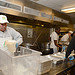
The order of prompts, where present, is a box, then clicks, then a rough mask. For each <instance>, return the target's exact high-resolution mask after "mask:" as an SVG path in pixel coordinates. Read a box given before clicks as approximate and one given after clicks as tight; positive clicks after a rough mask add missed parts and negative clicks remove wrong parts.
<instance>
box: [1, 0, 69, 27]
mask: <svg viewBox="0 0 75 75" xmlns="http://www.w3.org/2000/svg"><path fill="white" fill-rule="evenodd" d="M0 14H6V15H7V16H8V17H9V18H10V22H11V21H13V22H19V23H25V22H29V24H35V25H38V23H40V25H43V24H44V25H45V26H46V27H53V24H54V22H53V20H52V17H53V15H55V14H54V13H53V10H52V9H50V8H48V7H45V6H42V5H40V4H37V3H34V2H32V1H30V0H0ZM40 15H41V16H40ZM65 16H67V15H65ZM67 17H68V16H67ZM32 22H33V23H32ZM57 24H59V25H60V23H57ZM61 26H62V25H61Z"/></svg>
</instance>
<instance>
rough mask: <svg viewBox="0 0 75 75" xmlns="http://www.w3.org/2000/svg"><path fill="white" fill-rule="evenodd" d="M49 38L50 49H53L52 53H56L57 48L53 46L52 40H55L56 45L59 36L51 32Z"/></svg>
mask: <svg viewBox="0 0 75 75" xmlns="http://www.w3.org/2000/svg"><path fill="white" fill-rule="evenodd" d="M50 37H51V44H50V48H53V51H54V53H57V46H56V45H55V43H54V40H57V43H58V39H59V36H58V34H57V33H56V32H52V34H51V35H50Z"/></svg>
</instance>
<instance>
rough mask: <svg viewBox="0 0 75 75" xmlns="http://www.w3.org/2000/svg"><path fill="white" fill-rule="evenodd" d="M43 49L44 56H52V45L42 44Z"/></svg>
mask: <svg viewBox="0 0 75 75" xmlns="http://www.w3.org/2000/svg"><path fill="white" fill-rule="evenodd" d="M41 48H42V55H48V54H50V43H49V42H45V43H42V47H41Z"/></svg>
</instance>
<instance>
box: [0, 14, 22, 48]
mask: <svg viewBox="0 0 75 75" xmlns="http://www.w3.org/2000/svg"><path fill="white" fill-rule="evenodd" d="M7 23H9V22H8V20H7V17H6V16H5V15H0V47H2V46H3V44H4V41H6V40H15V41H16V43H18V45H20V44H21V43H22V42H23V40H22V35H21V34H20V33H19V32H17V31H16V30H14V29H13V28H11V27H8V26H7Z"/></svg>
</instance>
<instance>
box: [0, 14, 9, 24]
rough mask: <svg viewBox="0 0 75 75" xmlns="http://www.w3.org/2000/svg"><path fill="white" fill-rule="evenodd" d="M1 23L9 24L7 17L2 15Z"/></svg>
mask: <svg viewBox="0 0 75 75" xmlns="http://www.w3.org/2000/svg"><path fill="white" fill-rule="evenodd" d="M0 23H9V21H8V20H7V17H6V16H5V15H0Z"/></svg>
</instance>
